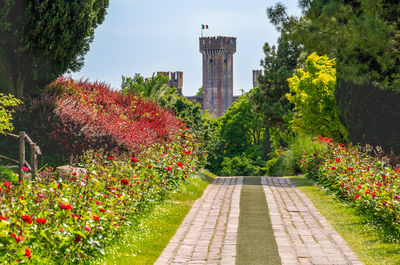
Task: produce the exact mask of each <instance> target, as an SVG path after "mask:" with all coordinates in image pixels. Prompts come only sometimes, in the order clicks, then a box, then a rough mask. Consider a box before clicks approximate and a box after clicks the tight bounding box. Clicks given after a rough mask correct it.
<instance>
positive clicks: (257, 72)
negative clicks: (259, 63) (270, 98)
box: [253, 70, 262, 88]
mask: <svg viewBox="0 0 400 265" xmlns="http://www.w3.org/2000/svg"><path fill="white" fill-rule="evenodd" d="M260 75H262V70H253V88H255V87H256V86H258V77H259V76H260Z"/></svg>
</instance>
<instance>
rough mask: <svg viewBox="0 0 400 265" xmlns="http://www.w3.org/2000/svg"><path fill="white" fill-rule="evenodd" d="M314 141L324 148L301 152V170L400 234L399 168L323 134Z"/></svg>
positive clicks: (368, 150) (369, 151)
mask: <svg viewBox="0 0 400 265" xmlns="http://www.w3.org/2000/svg"><path fill="white" fill-rule="evenodd" d="M316 141H319V142H320V144H321V145H323V146H325V147H326V149H325V151H324V152H322V153H303V156H302V158H301V160H300V161H299V162H300V167H301V169H302V171H303V172H304V173H305V174H306V175H308V176H310V177H312V178H314V179H316V180H317V181H318V182H319V183H321V184H322V185H324V186H326V187H328V188H329V189H330V190H332V191H334V192H335V193H336V194H337V195H338V196H340V197H341V198H344V199H346V200H348V201H350V202H352V203H353V205H355V206H356V207H359V208H360V209H363V210H367V211H368V212H370V213H372V215H373V216H374V218H375V219H377V220H379V222H383V223H385V224H386V225H389V226H391V227H393V228H394V229H395V230H397V232H398V233H400V169H397V168H392V167H391V166H390V165H389V164H388V162H387V161H386V159H385V158H379V157H374V156H371V155H370V153H371V150H372V148H367V149H365V150H362V149H361V148H360V147H351V146H350V147H346V146H345V145H344V144H336V143H334V142H333V140H332V139H330V138H324V137H320V138H318V140H316Z"/></svg>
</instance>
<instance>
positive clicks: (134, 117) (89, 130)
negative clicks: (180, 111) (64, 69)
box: [50, 78, 183, 153]
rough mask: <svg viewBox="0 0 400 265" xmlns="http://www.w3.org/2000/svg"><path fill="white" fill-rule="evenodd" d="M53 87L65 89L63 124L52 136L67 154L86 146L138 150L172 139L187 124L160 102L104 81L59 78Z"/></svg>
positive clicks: (60, 103) (60, 111)
mask: <svg viewBox="0 0 400 265" xmlns="http://www.w3.org/2000/svg"><path fill="white" fill-rule="evenodd" d="M50 87H53V88H54V87H59V88H61V90H62V91H63V93H62V94H61V96H59V97H58V99H57V104H56V108H55V110H54V112H55V114H57V116H58V117H59V118H60V120H61V122H62V123H61V124H60V126H59V127H58V128H57V129H56V130H55V131H53V132H52V133H50V138H51V139H54V140H55V141H56V142H58V143H60V144H62V148H63V149H64V150H63V151H65V152H67V153H76V151H77V150H76V149H82V148H83V149H87V148H94V149H96V148H106V149H111V150H114V151H121V150H124V151H130V152H137V151H140V150H141V148H142V147H144V146H150V145H152V144H155V143H160V142H163V141H168V140H171V139H172V138H173V137H174V136H176V135H177V133H178V131H179V129H180V128H182V127H183V124H182V122H181V121H180V120H178V119H177V118H176V116H175V115H174V114H173V113H171V112H169V111H167V110H165V109H163V108H161V107H160V106H158V105H157V104H156V103H152V102H148V101H146V100H145V99H143V98H140V97H137V96H135V95H133V94H128V95H124V94H123V93H121V92H119V91H113V90H111V89H110V87H109V86H108V85H106V84H104V83H99V82H95V83H90V82H88V81H82V80H80V81H75V80H73V79H66V78H59V79H57V80H56V81H55V82H53V83H52V84H50ZM56 90H57V89H56Z"/></svg>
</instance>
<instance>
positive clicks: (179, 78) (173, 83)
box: [157, 71, 183, 96]
mask: <svg viewBox="0 0 400 265" xmlns="http://www.w3.org/2000/svg"><path fill="white" fill-rule="evenodd" d="M157 74H158V75H163V76H168V77H169V81H168V85H169V87H171V88H172V87H176V88H177V90H178V91H177V92H178V95H179V96H182V87H183V72H180V71H177V72H157Z"/></svg>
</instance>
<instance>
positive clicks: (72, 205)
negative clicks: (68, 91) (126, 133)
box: [0, 134, 198, 264]
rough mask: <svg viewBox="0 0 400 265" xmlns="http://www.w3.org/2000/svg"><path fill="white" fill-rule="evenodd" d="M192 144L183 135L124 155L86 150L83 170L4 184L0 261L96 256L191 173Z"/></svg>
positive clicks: (190, 138)
mask: <svg viewBox="0 0 400 265" xmlns="http://www.w3.org/2000/svg"><path fill="white" fill-rule="evenodd" d="M197 148H198V146H197V144H196V143H195V142H194V140H193V136H192V135H190V134H182V135H180V136H178V137H177V138H176V140H174V141H173V142H169V143H164V144H157V145H153V146H152V147H151V148H148V149H146V150H144V151H143V152H141V153H140V154H139V155H137V156H135V157H129V158H128V159H118V158H117V157H113V156H111V155H109V154H107V153H99V152H92V153H87V154H86V155H85V156H84V157H83V159H82V163H83V164H84V166H85V167H86V168H87V169H88V174H87V175H79V174H76V173H72V176H69V177H68V178H66V179H59V180H57V179H56V180H54V178H55V176H54V175H53V174H52V173H51V172H44V173H43V176H42V177H39V178H38V179H37V180H36V181H34V182H28V181H27V182H25V181H23V182H20V183H17V184H12V183H11V182H4V183H2V187H1V188H0V202H1V203H0V263H1V264H11V263H13V264H14V263H24V262H28V263H29V262H32V263H37V264H64V263H78V262H87V261H88V260H89V259H90V258H92V257H94V256H96V255H99V254H100V253H102V251H103V249H104V246H105V245H106V244H107V243H108V242H110V241H112V240H118V238H119V235H120V234H121V233H123V232H124V229H125V228H126V227H127V225H129V224H130V222H131V221H132V220H133V218H134V217H135V216H138V215H140V211H141V210H142V209H143V208H146V207H147V205H148V204H149V203H151V202H153V201H158V200H162V199H163V198H165V196H166V195H167V194H168V192H169V191H171V190H174V189H176V188H177V187H178V186H180V185H181V183H184V182H185V180H186V179H187V178H188V177H191V176H192V175H193V173H194V172H195V170H196V168H197V165H198V161H197V157H196V156H194V155H193V152H195V151H196V149H197ZM49 180H51V181H49Z"/></svg>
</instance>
